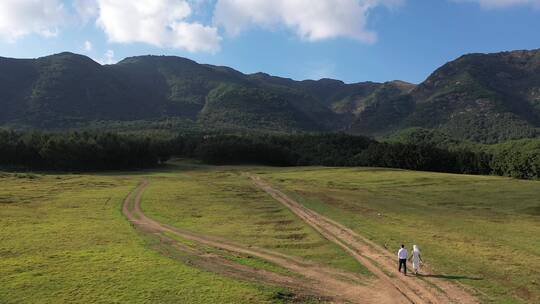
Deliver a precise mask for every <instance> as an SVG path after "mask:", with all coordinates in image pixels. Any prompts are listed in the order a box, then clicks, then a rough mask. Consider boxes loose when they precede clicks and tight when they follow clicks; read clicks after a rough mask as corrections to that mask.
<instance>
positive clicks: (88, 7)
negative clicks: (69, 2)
mask: <svg viewBox="0 0 540 304" xmlns="http://www.w3.org/2000/svg"><path fill="white" fill-rule="evenodd" d="M73 6H74V7H75V10H76V11H77V13H78V14H79V16H80V17H81V18H82V20H83V21H84V22H88V20H90V19H93V18H95V17H96V16H97V15H98V11H99V7H98V4H97V2H96V0H75V1H74V2H73Z"/></svg>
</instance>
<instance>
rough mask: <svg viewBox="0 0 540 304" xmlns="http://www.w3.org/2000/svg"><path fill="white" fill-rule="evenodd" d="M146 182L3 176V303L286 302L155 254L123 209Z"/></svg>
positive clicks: (271, 291) (266, 290)
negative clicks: (124, 201) (136, 188)
mask: <svg viewBox="0 0 540 304" xmlns="http://www.w3.org/2000/svg"><path fill="white" fill-rule="evenodd" d="M140 179H141V176H137V175H129V176H122V175H51V174H47V175H41V174H39V175H38V174H30V175H29V174H2V175H1V178H0V200H1V201H0V303H6V304H7V303H246V304H247V303H276V302H277V303H279V302H282V301H281V300H280V299H279V297H278V296H279V295H280V294H281V293H282V290H280V289H279V288H275V287H266V286H261V285H257V284H252V283H246V282H242V281H238V280H234V279H230V278H227V277H223V276H220V275H217V274H214V273H210V272H206V271H202V270H199V269H196V268H193V267H190V266H188V265H185V264H183V263H182V262H179V261H177V260H175V259H173V258H170V257H166V256H163V255H161V254H160V253H158V251H155V250H153V248H152V243H153V240H151V239H146V238H145V237H143V236H142V235H141V234H139V233H138V232H137V231H135V230H134V229H133V228H132V227H131V225H130V223H128V222H127V220H126V219H125V218H124V217H123V215H122V213H121V210H120V206H121V203H122V201H123V199H124V197H125V196H126V195H127V194H128V193H129V192H130V191H131V190H132V189H133V188H134V187H135V186H136V184H137V183H138V182H139V180H140ZM280 292H281V293H280Z"/></svg>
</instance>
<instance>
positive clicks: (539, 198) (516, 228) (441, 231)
mask: <svg viewBox="0 0 540 304" xmlns="http://www.w3.org/2000/svg"><path fill="white" fill-rule="evenodd" d="M259 174H260V176H262V177H263V178H265V179H267V180H269V181H271V182H272V183H273V184H274V185H275V186H276V187H278V188H280V189H282V190H286V191H287V192H288V193H289V194H290V195H291V196H293V197H295V198H296V199H297V200H298V201H300V202H302V203H303V204H304V205H305V206H307V207H309V208H311V209H313V210H315V211H317V212H319V213H321V214H323V215H326V216H328V217H330V218H332V219H334V220H336V221H338V222H340V223H343V224H345V225H346V226H348V227H350V228H352V229H353V230H355V231H357V232H359V233H361V234H363V235H366V236H368V237H369V238H371V239H372V240H374V241H376V242H378V243H379V244H381V245H386V246H387V247H388V248H389V249H390V250H395V251H397V249H398V248H399V245H400V244H401V243H404V244H406V245H407V246H408V247H409V248H411V247H412V245H413V244H418V245H419V246H420V248H421V249H422V252H423V255H424V258H425V260H427V262H428V264H429V265H430V266H432V267H434V268H435V269H436V270H437V271H439V272H441V274H445V275H446V276H447V277H448V278H449V279H451V280H456V281H459V282H461V283H463V284H465V285H470V286H473V287H475V288H477V289H478V290H479V291H481V292H483V293H484V295H483V298H484V300H486V301H488V302H496V303H519V302H525V303H538V302H540V182H538V181H523V180H513V179H508V178H500V177H485V176H466V175H451V174H438V173H425V172H410V171H399V170H387V169H328V168H305V169H297V168H295V169H286V170H272V171H270V172H268V170H261V171H259Z"/></svg>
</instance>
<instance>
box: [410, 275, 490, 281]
mask: <svg viewBox="0 0 540 304" xmlns="http://www.w3.org/2000/svg"><path fill="white" fill-rule="evenodd" d="M418 276H419V277H424V278H439V279H447V280H471V281H480V280H483V279H484V278H479V277H469V276H460V275H444V274H421V273H419V274H418Z"/></svg>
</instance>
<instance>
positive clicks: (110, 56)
mask: <svg viewBox="0 0 540 304" xmlns="http://www.w3.org/2000/svg"><path fill="white" fill-rule="evenodd" d="M103 63H104V64H113V63H116V60H115V59H114V51H113V50H107V52H105V60H103Z"/></svg>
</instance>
